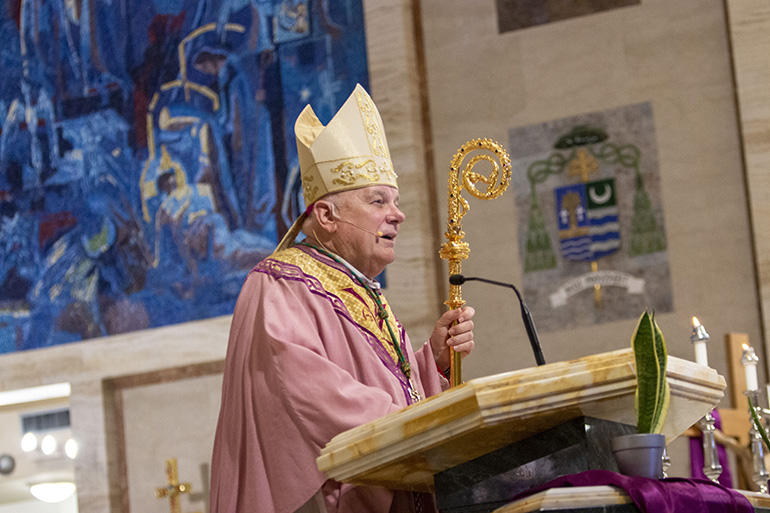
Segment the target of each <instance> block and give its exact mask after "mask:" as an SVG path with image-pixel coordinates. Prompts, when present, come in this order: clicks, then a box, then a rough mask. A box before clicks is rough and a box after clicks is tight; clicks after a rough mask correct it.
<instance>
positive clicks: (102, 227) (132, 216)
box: [0, 0, 368, 353]
mask: <svg viewBox="0 0 770 513" xmlns="http://www.w3.org/2000/svg"><path fill="white" fill-rule="evenodd" d="M0 55H1V56H2V70H3V72H2V74H0V120H1V121H2V132H1V133H0V247H1V249H0V353H7V352H12V351H17V350H24V349H30V348H38V347H44V346H50V345H54V344H60V343H67V342H74V341H79V340H84V339H88V338H92V337H98V336H105V335H112V334H116V333H122V332H127V331H133V330H138V329H144V328H151V327H157V326H162V325H167V324H174V323H180V322H185V321H190V320H195V319H201V318H206V317H212V316H216V315H224V314H229V313H231V312H232V309H233V306H234V302H235V298H236V296H237V294H238V291H239V290H240V286H241V284H242V282H243V279H244V277H245V275H246V273H247V272H248V270H249V269H250V268H251V267H252V266H253V265H254V264H255V263H256V262H258V261H259V260H260V259H261V258H262V257H263V256H265V255H266V254H268V253H269V252H270V251H272V249H273V248H274V247H275V244H276V242H277V240H278V239H279V237H280V236H281V235H282V234H283V233H284V232H285V230H286V229H287V226H288V225H290V224H291V222H292V221H293V219H294V218H295V217H296V216H297V215H298V212H299V211H300V210H301V209H302V208H303V206H302V205H301V197H300V196H301V195H300V189H299V186H298V174H299V173H298V164H297V156H296V147H295V143H294V136H293V123H294V119H295V118H296V116H297V115H298V114H299V112H300V110H301V109H302V108H303V107H304V106H305V105H306V104H307V103H312V105H313V107H314V109H315V111H316V113H317V114H318V116H319V118H320V119H321V120H322V121H323V122H328V120H329V119H330V117H331V115H332V113H333V112H335V111H336V109H337V108H338V107H339V106H340V105H341V104H342V102H343V101H344V100H345V99H346V98H347V96H348V95H349V94H350V92H351V91H352V90H353V87H354V86H355V84H356V83H357V82H360V83H361V84H362V85H364V87H368V75H367V58H366V47H365V34H364V25H363V12H362V5H361V1H360V0H347V1H336V0H335V1H311V0H200V1H198V0H93V1H89V2H65V1H62V0H56V1H44V0H21V1H3V2H0Z"/></svg>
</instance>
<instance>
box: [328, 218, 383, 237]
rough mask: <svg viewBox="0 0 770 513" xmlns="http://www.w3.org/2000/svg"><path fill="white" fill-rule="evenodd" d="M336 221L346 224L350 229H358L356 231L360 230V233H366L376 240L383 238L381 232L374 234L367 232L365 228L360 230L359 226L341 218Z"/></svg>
mask: <svg viewBox="0 0 770 513" xmlns="http://www.w3.org/2000/svg"><path fill="white" fill-rule="evenodd" d="M337 219H338V220H339V221H340V222H342V223H347V224H349V225H350V226H352V227H354V228H358V229H359V230H361V231H362V232H365V233H368V234H369V235H374V236H375V237H377V238H378V239H379V238H380V237H382V236H383V233H382V232H381V231H379V230H377V231H376V232H370V231H369V230H367V229H366V228H361V227H360V226H358V225H357V224H355V223H352V222H350V221H348V220H347V219H343V218H341V217H338V218H337Z"/></svg>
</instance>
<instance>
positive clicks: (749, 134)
mask: <svg viewBox="0 0 770 513" xmlns="http://www.w3.org/2000/svg"><path fill="white" fill-rule="evenodd" d="M725 4H726V6H727V12H728V15H729V30H730V39H731V44H732V51H733V67H734V69H735V84H736V89H737V99H738V106H739V112H740V130H741V131H742V146H743V152H744V160H745V166H746V182H747V187H748V197H749V209H750V215H751V223H752V234H753V241H754V248H753V250H754V256H755V259H756V271H757V274H758V278H757V280H758V287H759V297H760V304H761V309H762V318H763V320H764V326H763V331H764V337H765V343H766V344H767V343H768V342H770V337H768V320H770V195H768V191H770V173H768V170H769V169H770V131H769V130H768V127H770V5H768V4H767V3H766V2H760V1H757V0H728V1H727V2H725ZM766 348H767V346H766ZM768 354H770V351H768V350H767V349H766V350H765V355H768Z"/></svg>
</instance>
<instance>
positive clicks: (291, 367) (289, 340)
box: [210, 246, 448, 513]
mask: <svg viewBox="0 0 770 513" xmlns="http://www.w3.org/2000/svg"><path fill="white" fill-rule="evenodd" d="M383 302H385V301H384V298H383ZM373 305H374V302H373V301H372V300H371V299H370V298H369V297H368V296H367V292H366V291H365V289H364V288H363V287H362V286H361V285H360V284H358V282H356V280H355V279H353V277H352V275H351V273H350V272H349V271H348V270H347V269H345V267H344V266H342V265H341V264H339V263H337V262H335V261H333V260H331V259H329V258H328V257H326V256H324V255H321V254H319V253H317V252H316V251H315V250H312V249H310V248H306V247H302V246H297V247H293V248H290V249H288V250H285V251H282V252H280V253H277V254H275V255H272V256H271V257H269V258H267V259H265V260H263V261H262V262H260V263H259V264H258V265H257V266H256V267H255V268H254V269H253V270H252V272H251V273H250V274H249V276H248V277H247V279H246V282H245V283H244V286H243V288H242V290H241V294H240V296H239V298H238V302H237V304H236V306H235V312H234V314H233V320H232V325H231V329H230V340H229V343H228V349H227V361H226V365H225V373H224V381H223V385H222V405H221V410H220V414H219V422H218V425H217V432H216V437H215V441H214V452H213V458H212V466H211V507H210V512H211V513H236V512H237V513H247V512H254V513H293V512H294V511H295V510H297V509H298V508H300V507H301V506H302V505H303V504H304V503H305V502H306V501H308V500H309V499H310V498H311V497H312V496H313V495H314V494H315V493H316V492H317V491H318V490H320V489H321V488H323V491H324V496H325V499H326V506H327V509H328V512H329V513H388V512H390V511H391V505H392V506H393V508H394V509H393V510H392V511H399V512H400V511H404V512H410V511H412V494H410V493H408V492H400V491H396V492H392V491H390V490H385V489H382V488H372V487H360V486H352V485H347V484H340V483H337V482H335V481H331V480H329V481H327V480H326V478H325V476H324V475H323V474H322V473H321V472H320V471H319V470H318V469H317V467H316V463H315V460H316V458H317V457H318V456H319V455H320V451H321V449H322V448H323V447H324V446H325V445H326V443H328V442H329V440H331V439H332V437H334V436H336V435H337V434H339V433H341V432H343V431H346V430H348V429H351V428H353V427H356V426H359V425H361V424H364V423H366V422H369V421H371V420H374V419H376V418H379V417H382V416H383V415H387V414H389V413H392V412H395V411H398V410H400V409H402V408H404V407H405V406H407V405H408V402H409V399H408V393H407V392H406V388H405V379H404V376H403V374H402V373H401V370H400V369H399V367H398V365H397V363H396V362H394V358H393V355H392V354H391V352H389V351H388V350H387V349H386V348H384V347H383V341H382V340H381V338H384V337H383V331H382V328H381V323H380V321H379V320H377V317H376V311H375V310H374V306H373ZM388 310H389V307H388ZM389 311H390V310H389ZM389 321H390V322H391V326H392V328H393V330H394V332H396V334H397V336H398V337H399V339H400V342H401V347H402V349H403V350H404V354H405V355H406V357H407V359H408V361H409V362H410V364H411V368H412V375H413V377H412V379H413V380H414V382H415V384H416V386H417V388H418V390H419V392H420V393H421V395H423V396H424V397H427V396H430V395H434V394H436V393H439V392H440V391H441V390H442V388H443V387H446V386H447V385H448V383H447V382H446V380H445V379H443V377H441V376H440V374H439V373H438V371H437V370H436V366H435V363H434V360H433V356H432V353H431V349H430V345H429V344H428V343H427V342H426V343H425V344H423V346H422V347H421V348H420V350H419V351H417V352H416V353H415V352H414V351H413V350H412V347H411V344H410V342H409V339H408V337H407V335H406V332H405V331H404V329H403V327H402V326H401V324H400V323H398V321H397V319H396V318H395V316H394V315H392V312H391V315H390V317H389ZM384 332H385V333H387V329H385V331H384ZM385 340H386V341H387V339H385ZM391 345H392V343H391ZM391 350H392V348H391Z"/></svg>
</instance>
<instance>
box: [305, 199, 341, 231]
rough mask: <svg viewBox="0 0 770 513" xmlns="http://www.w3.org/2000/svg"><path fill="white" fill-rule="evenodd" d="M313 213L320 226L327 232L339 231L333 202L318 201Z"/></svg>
mask: <svg viewBox="0 0 770 513" xmlns="http://www.w3.org/2000/svg"><path fill="white" fill-rule="evenodd" d="M311 214H312V215H314V216H315V219H316V222H317V223H318V226H320V227H321V228H323V229H324V230H326V231H327V232H329V233H334V232H335V231H337V216H336V215H334V214H335V209H334V205H332V203H331V202H329V201H324V200H318V201H316V202H315V205H313V211H312V212H311Z"/></svg>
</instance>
